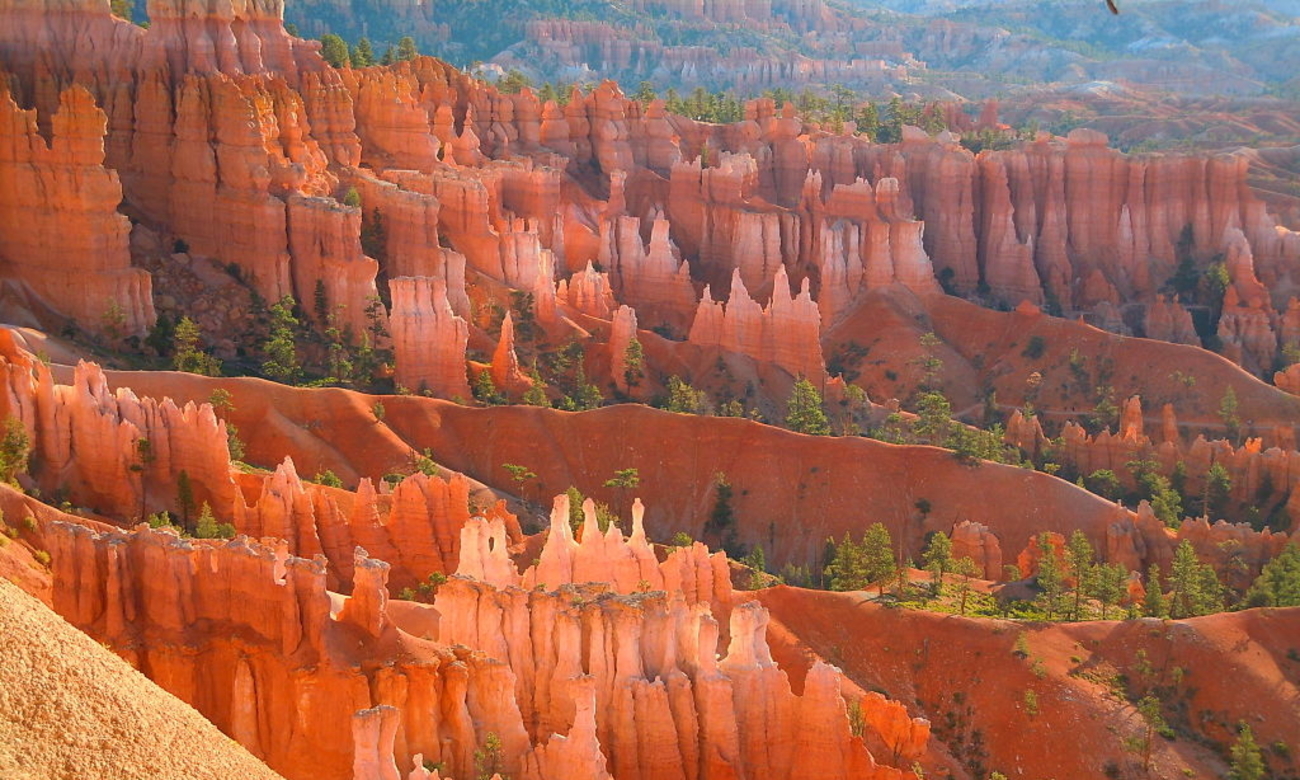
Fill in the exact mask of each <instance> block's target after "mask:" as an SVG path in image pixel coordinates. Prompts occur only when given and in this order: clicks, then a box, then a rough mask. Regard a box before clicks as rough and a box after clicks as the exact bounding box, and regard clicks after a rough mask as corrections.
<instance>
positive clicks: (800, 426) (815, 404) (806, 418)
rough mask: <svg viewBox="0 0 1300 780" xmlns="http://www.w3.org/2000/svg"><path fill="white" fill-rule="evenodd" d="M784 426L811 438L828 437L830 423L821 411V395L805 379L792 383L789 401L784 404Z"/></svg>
mask: <svg viewBox="0 0 1300 780" xmlns="http://www.w3.org/2000/svg"><path fill="white" fill-rule="evenodd" d="M785 424H786V427H788V428H789V429H790V430H792V431H795V432H797V433H807V434H811V435H813V436H829V435H830V432H831V424H830V421H829V420H828V419H827V418H826V412H825V411H824V410H823V409H822V395H821V393H819V392H817V388H816V387H815V386H814V385H813V383H812V382H809V381H808V380H807V379H806V378H801V379H799V381H797V382H795V383H794V390H793V391H792V392H791V393H790V400H789V401H788V402H787V403H786V415H785Z"/></svg>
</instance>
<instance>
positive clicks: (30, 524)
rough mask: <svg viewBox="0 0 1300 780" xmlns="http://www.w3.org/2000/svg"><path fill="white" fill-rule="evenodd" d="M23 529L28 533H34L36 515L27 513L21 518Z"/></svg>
mask: <svg viewBox="0 0 1300 780" xmlns="http://www.w3.org/2000/svg"><path fill="white" fill-rule="evenodd" d="M23 530H24V531H26V532H27V533H29V534H32V533H36V516H35V515H28V516H26V517H24V518H23Z"/></svg>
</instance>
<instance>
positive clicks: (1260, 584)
mask: <svg viewBox="0 0 1300 780" xmlns="http://www.w3.org/2000/svg"><path fill="white" fill-rule="evenodd" d="M1246 606H1248V607H1300V543H1296V542H1291V543H1290V544H1288V545H1287V546H1286V547H1284V548H1282V552H1281V553H1279V554H1278V556H1277V557H1276V558H1274V559H1273V560H1271V561H1269V562H1268V563H1267V564H1265V565H1264V570H1263V571H1261V572H1260V574H1259V577H1258V578H1257V579H1256V580H1255V584H1253V585H1251V586H1250V590H1249V591H1248V592H1247V593H1246Z"/></svg>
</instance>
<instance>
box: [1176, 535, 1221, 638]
mask: <svg viewBox="0 0 1300 780" xmlns="http://www.w3.org/2000/svg"><path fill="white" fill-rule="evenodd" d="M1169 589H1170V598H1169V614H1170V616H1171V617H1174V618H1186V617H1195V616H1196V615H1208V614H1210V613H1211V612H1217V611H1218V610H1221V609H1223V585H1222V584H1220V582H1219V577H1218V575H1217V574H1215V573H1214V567H1213V566H1211V565H1209V564H1207V563H1201V562H1200V559H1198V558H1197V557H1196V550H1195V549H1194V548H1193V547H1192V543H1191V542H1189V541H1188V540H1186V539H1184V540H1183V541H1182V543H1181V544H1179V545H1178V547H1177V548H1176V549H1175V550H1174V561H1173V563H1172V564H1171V567H1170V571H1169Z"/></svg>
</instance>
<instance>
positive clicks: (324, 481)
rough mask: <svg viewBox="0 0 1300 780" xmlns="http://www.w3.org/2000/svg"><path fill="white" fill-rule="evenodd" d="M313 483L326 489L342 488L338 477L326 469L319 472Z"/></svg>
mask: <svg viewBox="0 0 1300 780" xmlns="http://www.w3.org/2000/svg"><path fill="white" fill-rule="evenodd" d="M315 482H316V484H318V485H324V486H326V487H334V488H341V487H343V480H341V479H339V475H338V474H335V473H334V472H333V471H331V470H329V469H326V470H324V471H322V472H320V473H319V474H317V475H316V479H315Z"/></svg>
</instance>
